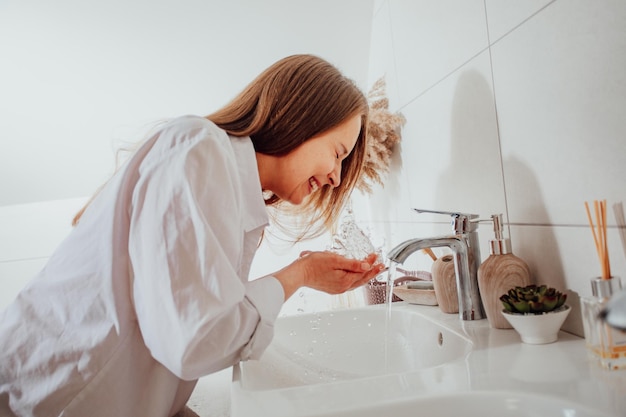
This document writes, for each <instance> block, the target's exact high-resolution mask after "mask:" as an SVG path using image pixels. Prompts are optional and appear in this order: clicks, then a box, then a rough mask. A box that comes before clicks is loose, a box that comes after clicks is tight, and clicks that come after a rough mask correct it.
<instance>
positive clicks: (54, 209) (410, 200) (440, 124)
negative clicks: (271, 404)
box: [0, 0, 626, 334]
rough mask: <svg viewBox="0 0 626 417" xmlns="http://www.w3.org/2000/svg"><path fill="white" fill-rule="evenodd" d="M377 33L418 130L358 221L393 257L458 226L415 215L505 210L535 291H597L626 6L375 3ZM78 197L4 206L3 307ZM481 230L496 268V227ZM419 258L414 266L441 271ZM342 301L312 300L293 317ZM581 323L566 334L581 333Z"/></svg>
mask: <svg viewBox="0 0 626 417" xmlns="http://www.w3.org/2000/svg"><path fill="white" fill-rule="evenodd" d="M372 34H373V35H372V38H371V45H370V48H371V61H370V83H369V85H372V84H373V82H374V81H375V80H376V79H378V78H379V77H381V76H385V78H386V80H387V92H388V95H389V98H390V104H391V108H392V110H393V111H399V112H401V113H402V114H403V115H404V116H405V117H406V119H407V122H406V125H405V126H404V129H403V140H402V143H401V145H400V146H399V147H398V148H397V149H396V152H395V153H394V155H393V163H392V166H391V172H390V173H389V175H388V176H387V178H386V181H385V187H384V188H382V189H381V188H380V187H378V188H376V190H375V193H374V194H373V195H372V196H370V198H369V199H365V198H355V203H354V209H355V212H356V214H357V216H358V218H359V219H360V220H361V224H362V225H363V226H364V227H366V228H367V230H369V231H371V233H372V235H373V237H374V238H375V239H376V240H377V241H384V245H385V247H386V248H387V249H390V248H391V247H393V246H395V245H396V244H398V243H400V242H401V241H403V240H405V239H408V238H412V237H418V236H431V235H439V234H443V233H447V232H448V230H449V226H448V222H447V219H445V218H442V217H437V216H428V215H417V214H415V213H413V212H411V210H410V208H411V207H420V208H427V209H438V210H446V211H463V212H470V213H476V214H480V216H481V217H483V218H488V217H489V215H490V214H494V213H503V214H504V218H505V221H506V222H507V223H509V224H510V236H511V239H512V243H513V249H514V252H515V253H516V254H517V255H519V256H520V257H522V258H524V259H525V260H526V261H527V262H528V264H529V265H530V267H531V270H532V272H533V276H534V278H535V279H536V280H537V281H540V282H545V283H548V284H550V285H554V286H557V287H559V288H563V289H564V288H568V289H570V290H572V291H573V292H574V293H578V294H580V295H586V294H589V293H590V288H589V282H588V281H589V279H590V277H593V276H597V275H598V274H599V273H600V268H599V263H598V260H597V258H596V254H595V248H594V245H593V239H592V236H591V232H590V230H589V226H588V224H587V219H586V216H585V212H584V205H583V204H584V201H586V200H587V201H591V200H594V199H607V201H608V204H609V207H611V206H612V204H613V203H616V202H620V201H623V200H625V199H626V191H625V187H624V184H625V181H626V164H624V159H625V158H626V117H624V116H626V75H625V74H626V72H625V71H624V69H625V68H626V2H624V1H623V0H613V1H610V0H600V1H591V0H556V1H547V0H525V1H519V0H445V1H443V0H385V1H377V2H376V3H375V7H374V15H373V20H372ZM82 201H83V199H76V200H62V201H54V202H46V203H38V204H34V205H28V204H26V205H16V206H13V207H4V208H3V210H0V226H1V227H0V230H1V231H2V236H0V308H2V307H4V305H5V304H6V303H8V302H9V301H10V300H11V299H12V298H13V296H14V294H15V293H16V291H18V290H19V288H20V287H21V286H22V285H23V284H24V283H25V282H26V281H27V279H29V278H30V276H32V275H33V274H34V273H35V272H36V271H37V270H38V269H39V268H40V267H41V266H42V265H43V263H44V262H45V259H46V257H47V256H48V255H49V254H50V252H51V251H52V249H53V248H54V246H56V244H57V243H58V241H59V240H60V239H61V238H62V237H63V236H64V235H65V234H66V233H67V231H68V230H69V223H68V219H69V218H70V217H71V215H72V213H74V211H75V210H76V209H77V208H78V207H80V205H81V203H82ZM609 220H610V225H611V226H612V227H611V228H610V230H609V248H610V255H611V265H612V269H613V272H614V274H615V275H620V276H621V277H622V278H623V279H624V281H626V256H625V255H624V251H623V248H622V246H621V243H620V240H619V237H618V230H617V229H616V227H615V219H614V216H613V213H612V210H609ZM51 228H52V229H54V230H51V231H50V229H51ZM479 230H480V238H481V251H482V256H483V259H485V258H486V257H487V255H488V252H487V240H488V239H489V238H490V230H491V229H490V226H489V224H487V223H485V224H481V225H480V227H479ZM42 231H43V232H45V233H42ZM507 233H509V231H508V230H507ZM324 245H325V242H323V241H318V242H313V243H308V244H306V245H304V248H306V249H323V248H324ZM298 250H299V248H292V249H284V250H281V248H268V247H265V246H264V247H262V248H261V253H260V254H259V256H257V259H255V266H254V268H253V271H254V273H255V274H256V275H261V274H263V273H267V272H270V271H271V270H274V269H277V267H280V266H281V265H283V264H284V263H285V262H287V261H288V260H290V259H292V258H293V257H294V256H297V252H298ZM415 258H416V259H410V260H409V261H410V262H415V265H413V266H414V267H416V268H422V267H423V268H428V267H429V264H428V262H430V261H429V260H428V258H427V257H425V256H422V255H421V254H418V255H416V257H415ZM625 284H626V282H625ZM574 295H575V294H574ZM572 303H574V307H576V303H575V297H572ZM330 304H331V302H330V301H329V300H328V298H327V297H323V296H321V295H320V294H317V293H315V292H312V291H302V292H299V293H298V294H297V295H295V296H294V297H293V298H292V300H290V302H289V303H287V304H286V308H285V312H287V313H291V312H296V311H299V310H304V311H310V310H315V309H323V308H326V307H328V306H329V305H330ZM577 318H578V316H577V315H576V314H570V318H569V319H568V322H567V323H566V327H565V328H566V329H568V330H570V331H572V332H574V333H577V334H581V328H580V326H579V322H578V321H577Z"/></svg>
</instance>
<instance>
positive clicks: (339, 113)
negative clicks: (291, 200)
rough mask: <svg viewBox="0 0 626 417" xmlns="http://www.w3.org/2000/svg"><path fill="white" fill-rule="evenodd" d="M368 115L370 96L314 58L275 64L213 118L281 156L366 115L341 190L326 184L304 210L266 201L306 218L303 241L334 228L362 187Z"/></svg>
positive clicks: (274, 199)
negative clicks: (360, 184) (345, 208)
mask: <svg viewBox="0 0 626 417" xmlns="http://www.w3.org/2000/svg"><path fill="white" fill-rule="evenodd" d="M368 110H369V107H368V103H367V99H366V97H365V95H364V94H363V93H362V92H361V91H360V90H359V89H358V88H357V87H356V85H355V84H354V82H353V81H352V80H350V79H348V78H347V77H345V76H344V75H342V74H341V72H340V71H339V70H338V69H337V68H336V67H334V66H333V65H332V64H330V63H329V62H327V61H325V60H323V59H321V58H319V57H317V56H314V55H292V56H289V57H286V58H284V59H281V60H280V61H278V62H276V63H275V64H273V65H271V66H270V67H269V68H267V69H266V70H265V71H264V72H263V73H261V74H260V75H259V76H258V77H257V78H256V79H255V80H254V81H252V82H251V83H250V84H249V85H248V86H247V87H246V88H245V89H244V90H243V91H242V92H241V93H240V94H239V95H238V96H237V97H235V98H234V99H233V100H232V101H231V102H230V103H229V104H227V105H226V106H224V107H223V108H222V109H220V110H218V111H217V112H215V113H213V114H210V115H208V116H207V118H208V119H209V120H211V121H212V122H214V123H215V124H216V125H218V126H219V127H220V128H222V129H224V130H225V131H226V132H228V133H229V134H231V135H234V136H250V138H251V139H252V143H253V144H254V149H255V151H256V152H259V153H263V154H268V155H275V156H280V155H285V154H287V153H289V152H291V151H292V150H293V149H295V148H296V147H298V146H299V145H301V144H302V143H303V142H305V141H307V140H309V139H311V138H313V137H315V136H317V135H319V134H322V133H324V132H326V131H328V130H330V129H332V128H334V127H336V126H338V125H340V124H341V123H342V122H344V121H346V120H347V119H349V118H351V117H353V116H355V115H360V116H361V131H360V133H359V137H358V139H357V141H356V145H355V147H354V149H353V151H352V152H351V153H350V155H349V156H348V157H347V158H346V159H345V160H344V162H343V164H342V167H341V179H342V180H341V184H340V186H339V187H337V188H333V187H330V186H328V185H326V186H324V187H322V188H321V189H319V190H318V191H317V192H315V193H313V194H312V195H311V196H309V198H307V199H306V200H305V202H304V203H302V204H301V205H299V206H289V207H285V205H284V204H281V203H282V202H281V200H280V199H279V198H278V197H277V196H276V195H271V196H269V198H267V199H266V204H268V205H274V206H276V205H279V204H280V205H281V208H283V209H284V210H281V212H285V211H289V212H291V213H293V214H295V215H296V216H298V217H300V218H302V219H306V221H305V222H304V223H301V226H303V227H302V229H301V230H300V231H299V232H298V237H297V239H300V238H302V237H304V236H309V237H312V236H316V235H319V234H320V233H322V232H323V231H324V230H326V229H329V228H330V227H331V226H332V225H333V224H334V223H335V221H336V219H337V218H338V217H339V215H340V213H341V210H342V208H343V206H344V205H345V203H346V201H347V200H348V198H349V196H350V194H351V192H352V190H353V189H354V187H355V185H356V184H357V180H358V178H359V176H360V175H361V171H362V168H363V162H364V160H365V156H366V138H367V132H366V129H367V117H368Z"/></svg>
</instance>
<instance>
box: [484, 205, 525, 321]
mask: <svg viewBox="0 0 626 417" xmlns="http://www.w3.org/2000/svg"><path fill="white" fill-rule="evenodd" d="M491 221H492V222H493V232H494V239H490V240H489V257H488V258H487V259H486V260H485V262H483V263H482V264H481V265H480V267H479V268H478V288H479V291H480V297H481V299H482V300H483V305H484V307H485V313H486V314H487V320H488V321H489V325H490V326H491V327H493V328H496V329H510V328H511V325H510V324H509V322H508V321H507V320H506V319H505V318H504V316H503V315H502V309H503V306H502V303H501V302H500V296H501V295H502V294H505V293H506V292H508V290H509V289H511V288H513V287H517V286H520V287H524V286H526V285H529V284H530V283H531V278H530V269H529V268H528V265H527V264H526V262H524V260H523V259H521V258H519V257H517V256H515V255H513V253H512V251H511V241H510V239H507V238H505V237H504V227H503V224H502V214H493V215H492V216H491Z"/></svg>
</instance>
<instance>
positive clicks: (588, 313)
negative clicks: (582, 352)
mask: <svg viewBox="0 0 626 417" xmlns="http://www.w3.org/2000/svg"><path fill="white" fill-rule="evenodd" d="M593 209H594V216H593V217H592V215H591V210H590V209H589V204H588V203H587V202H585V210H586V212H587V219H588V220H589V226H590V227H591V233H592V235H593V241H594V244H595V246H596V252H597V255H598V260H599V261H600V270H601V275H600V277H595V278H593V279H592V280H591V293H592V294H593V295H592V296H591V297H581V299H580V301H581V309H582V316H583V327H584V331H585V343H586V345H587V349H588V351H589V354H590V357H591V358H592V359H593V360H595V361H598V362H599V363H600V364H601V365H602V367H604V368H606V369H620V368H626V333H623V332H619V331H617V330H615V329H612V328H611V327H609V326H608V325H607V324H606V323H604V322H603V321H602V320H600V318H599V313H600V311H601V310H602V308H603V307H604V306H605V305H606V303H607V302H608V301H609V299H610V298H611V297H612V296H613V294H615V293H617V292H619V291H620V289H621V288H622V283H621V280H620V278H619V277H616V276H613V275H611V265H610V262H609V250H608V245H607V219H606V200H602V201H597V200H596V201H594V202H593ZM594 219H595V225H594ZM618 222H619V219H618Z"/></svg>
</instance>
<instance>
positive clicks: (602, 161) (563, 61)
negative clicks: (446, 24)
mask: <svg viewBox="0 0 626 417" xmlns="http://www.w3.org/2000/svg"><path fill="white" fill-rule="evenodd" d="M625 27H626V2H623V1H618V0H615V1H603V2H589V1H584V0H580V1H556V2H554V3H552V4H550V6H548V7H546V8H545V9H543V10H542V11H541V12H540V13H538V14H537V15H535V16H534V17H533V18H532V19H530V20H528V21H527V22H525V23H524V24H523V25H522V26H520V27H519V28H517V29H516V30H515V31H513V32H511V33H510V34H508V35H507V36H506V37H505V38H503V39H502V40H501V41H500V42H498V43H497V44H496V45H494V47H493V50H492V54H493V71H494V80H495V81H494V82H495V91H496V102H497V107H498V117H499V123H500V136H501V143H502V153H503V164H504V173H505V178H506V187H507V197H508V203H509V215H510V219H511V221H513V222H518V223H535V224H537V223H540V224H578V225H583V224H587V220H586V216H585V211H584V206H583V202H584V201H585V200H593V199H607V200H608V202H609V203H614V202H617V201H623V200H624V199H626V191H625V190H626V189H625V188H624V179H625V178H626V163H624V162H625V157H626V137H625V132H626V118H624V114H626V99H625V97H626V78H625V77H624V68H626V36H625V29H624V28H625ZM609 218H610V220H611V223H613V217H612V216H609Z"/></svg>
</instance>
